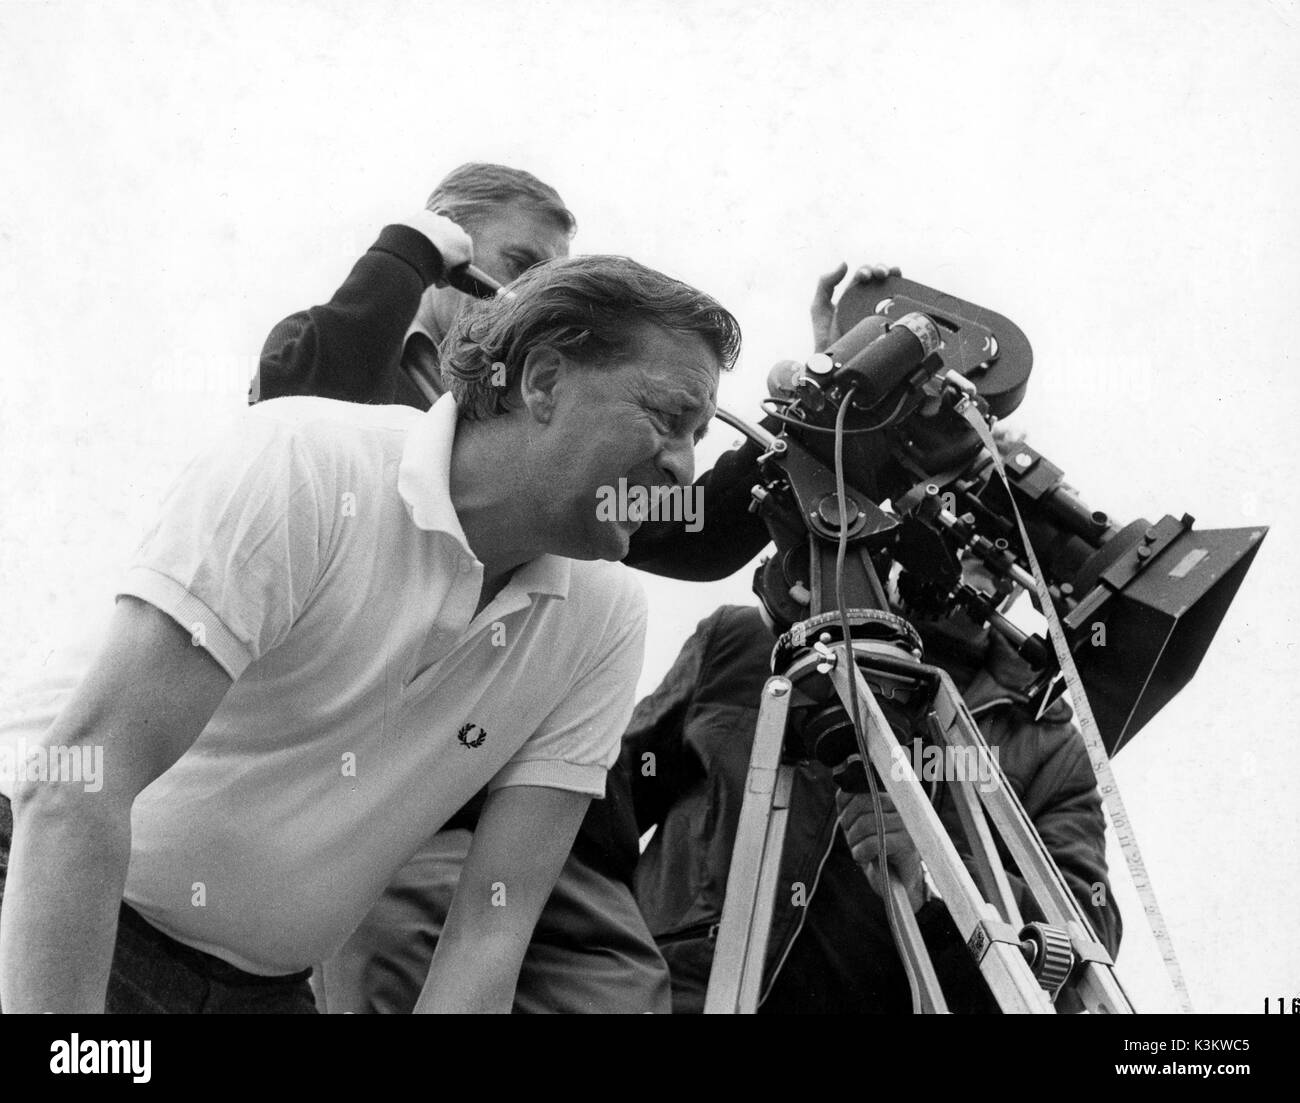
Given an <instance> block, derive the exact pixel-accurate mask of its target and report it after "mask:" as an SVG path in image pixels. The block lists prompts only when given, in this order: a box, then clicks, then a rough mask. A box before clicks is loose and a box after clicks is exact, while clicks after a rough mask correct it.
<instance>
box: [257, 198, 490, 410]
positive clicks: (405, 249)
mask: <svg viewBox="0 0 1300 1103" xmlns="http://www.w3.org/2000/svg"><path fill="white" fill-rule="evenodd" d="M472 252H473V250H472V246H471V245H470V241H469V238H468V237H467V236H466V234H465V233H464V231H463V230H461V229H460V227H459V226H457V225H456V224H455V223H454V222H452V221H450V220H449V219H447V218H444V217H443V216H441V215H435V214H433V213H432V212H430V211H421V212H419V214H418V215H416V216H415V217H414V218H412V219H411V220H410V221H409V222H406V223H395V224H393V225H391V226H386V227H384V229H383V231H382V232H381V233H380V235H379V238H378V240H377V241H376V242H375V243H374V245H372V246H371V247H370V249H369V250H368V251H367V252H366V254H365V256H363V257H362V258H361V259H360V260H358V261H357V263H356V264H355V265H354V266H353V268H352V271H351V272H350V273H349V274H348V278H347V279H346V280H344V282H343V286H341V287H340V288H339V289H338V290H337V291H336V292H335V293H334V295H333V297H332V298H331V299H330V300H329V302H327V303H324V304H323V305H321V306H313V307H311V308H310V309H309V310H304V311H300V312H299V313H297V314H292V315H290V316H289V317H288V318H285V319H284V320H283V321H281V322H279V323H278V324H277V325H276V326H275V328H274V329H272V330H271V333H270V335H269V336H268V337H267V339H266V344H265V345H264V346H263V348H262V356H261V360H260V362H259V364H258V369H257V374H256V375H255V376H254V377H253V384H252V387H251V388H250V391H249V401H250V402H260V401H264V400H266V399H270V398H282V397H284V396H286V395H317V396H318V397H321V398H335V399H340V400H342V401H346V402H379V403H391V402H407V400H408V399H409V402H408V403H407V404H409V405H420V406H424V405H427V403H426V402H424V401H423V400H422V399H421V397H420V394H419V392H418V391H417V390H416V389H415V387H414V386H413V385H412V384H410V383H409V382H408V381H407V380H406V379H405V377H404V376H403V375H402V374H401V370H400V362H401V355H402V344H403V341H404V339H405V337H406V332H407V330H408V329H410V326H411V322H412V321H413V320H414V318H415V314H416V311H417V310H418V309H419V306H420V298H421V296H423V294H424V292H425V290H426V289H427V288H429V287H431V286H433V285H434V284H436V283H438V282H439V281H440V280H442V278H443V276H444V274H445V271H446V269H447V268H454V267H456V266H457V265H460V264H463V263H466V262H467V261H468V260H469V259H470V257H471V256H472Z"/></svg>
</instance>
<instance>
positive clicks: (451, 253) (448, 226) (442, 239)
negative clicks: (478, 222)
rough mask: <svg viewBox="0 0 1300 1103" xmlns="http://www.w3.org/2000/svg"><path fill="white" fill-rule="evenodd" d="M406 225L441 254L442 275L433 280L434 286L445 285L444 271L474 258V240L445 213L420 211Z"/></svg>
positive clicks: (448, 270)
mask: <svg viewBox="0 0 1300 1103" xmlns="http://www.w3.org/2000/svg"><path fill="white" fill-rule="evenodd" d="M407 225H408V226H410V227H411V228H412V229H414V230H419V231H420V233H422V234H423V235H424V236H425V237H427V238H428V239H429V241H430V242H432V243H433V247H434V248H435V249H437V250H438V252H439V254H440V255H441V256H442V271H443V277H442V278H441V279H439V280H436V281H435V282H434V286H435V287H446V286H447V279H446V273H448V272H450V271H451V270H452V269H453V268H460V267H462V266H463V265H466V264H469V263H470V262H471V261H472V260H473V259H474V242H472V241H471V240H470V236H469V234H467V233H466V232H465V231H464V230H462V229H461V228H460V227H459V226H458V225H457V224H456V223H454V222H453V221H452V220H451V219H450V218H448V217H447V216H446V215H444V214H438V213H437V212H436V211H421V212H420V213H419V214H417V215H416V216H415V217H414V218H412V219H411V220H410V221H408V222H407Z"/></svg>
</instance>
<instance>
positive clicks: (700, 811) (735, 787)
mask: <svg viewBox="0 0 1300 1103" xmlns="http://www.w3.org/2000/svg"><path fill="white" fill-rule="evenodd" d="M918 627H919V628H920V629H921V632H922V636H923V638H924V639H926V641H927V661H929V662H932V663H934V664H935V665H938V666H941V667H943V668H944V669H945V670H947V671H948V672H949V673H950V674H951V675H952V677H953V680H954V682H955V684H956V685H957V687H958V689H959V690H961V691H962V693H963V696H964V699H965V701H966V703H967V704H968V706H969V707H970V710H971V712H972V714H973V715H974V716H975V718H976V719H977V721H978V723H979V726H980V729H981V731H982V732H983V734H984V737H985V739H986V740H987V741H988V743H989V745H990V747H991V748H996V752H997V754H998V761H999V764H1000V766H1001V767H1002V769H1003V771H1004V772H1005V774H1006V776H1007V779H1008V780H1009V781H1010V783H1011V786H1012V788H1013V789H1014V790H1015V792H1016V795H1017V796H1018V797H1019V798H1020V800H1021V801H1022V803H1023V804H1024V806H1025V810H1026V811H1027V812H1028V814H1029V816H1030V818H1031V819H1032V821H1033V823H1034V826H1035V827H1036V828H1037V830H1038V832H1039V834H1040V836H1041V837H1042V839H1043V842H1044V844H1045V845H1046V847H1047V850H1048V851H1049V852H1050V854H1051V856H1052V858H1053V859H1054V860H1055V862H1056V863H1057V865H1058V866H1059V867H1060V869H1061V872H1062V873H1063V874H1064V876H1065V879H1066V881H1067V883H1068V884H1069V887H1070V889H1071V891H1072V892H1073V894H1074V896H1075V898H1076V899H1077V900H1078V901H1079V903H1080V904H1081V905H1082V906H1083V908H1084V909H1085V911H1086V912H1087V914H1088V917H1089V919H1090V920H1091V922H1092V923H1093V925H1094V927H1095V928H1096V930H1097V933H1098V935H1099V937H1100V939H1101V941H1102V942H1103V943H1104V944H1105V946H1106V948H1107V949H1108V950H1109V951H1110V952H1111V953H1112V954H1114V952H1115V951H1116V949H1117V948H1118V945H1119V938H1120V931H1121V924H1120V916H1119V912H1118V909H1117V908H1116V907H1115V904H1114V902H1113V901H1112V900H1111V898H1110V887H1109V883H1108V881H1107V870H1106V858H1105V837H1104V830H1105V825H1104V821H1103V818H1102V811H1101V798H1100V796H1099V794H1098V792H1097V787H1096V781H1095V779H1094V777H1093V773H1092V768H1091V765H1090V764H1089V762H1088V757H1087V752H1086V748H1085V746H1084V743H1083V740H1082V737H1081V736H1080V735H1079V733H1078V731H1077V730H1076V729H1075V728H1074V727H1073V726H1072V724H1071V723H1070V710H1069V706H1068V705H1067V704H1066V703H1065V702H1064V701H1057V702H1056V703H1055V704H1054V705H1053V707H1052V708H1051V709H1050V710H1049V711H1048V713H1047V714H1046V715H1045V716H1044V717H1043V718H1042V719H1041V720H1040V721H1037V722H1035V720H1034V719H1033V716H1032V714H1031V713H1030V712H1029V710H1028V708H1027V700H1026V698H1025V696H1024V693H1023V690H1024V688H1025V687H1026V686H1027V685H1028V684H1029V680H1030V672H1029V670H1028V668H1027V667H1026V666H1025V664H1024V663H1023V661H1022V660H1021V659H1019V658H1018V657H1017V656H1016V655H1015V654H1014V653H1013V652H1012V651H1011V649H1010V647H1009V646H1008V645H1007V644H1006V643H1005V641H1004V640H1003V639H1002V637H1001V636H999V635H997V634H996V633H988V632H986V631H981V630H979V628H978V626H976V625H974V624H973V623H970V622H966V623H965V624H964V625H963V626H962V629H961V631H958V632H955V633H954V632H952V631H948V632H944V633H942V634H933V635H932V634H930V633H929V632H927V630H926V626H925V625H924V624H923V623H922V624H918ZM949 628H951V626H949ZM774 643H775V638H774V636H773V634H772V632H771V630H770V629H769V628H768V626H767V624H766V623H765V622H764V620H763V617H762V615H761V614H760V612H759V611H758V609H756V608H745V607H740V606H724V607H722V608H720V609H718V610H717V611H716V612H714V613H713V614H712V615H711V616H709V617H707V618H705V619H704V620H703V621H701V622H700V625H699V627H698V628H697V629H696V631H695V633H694V635H692V636H691V637H690V639H688V640H687V642H686V644H685V645H684V646H683V648H682V650H681V653H680V654H679V655H678V657H677V660H676V662H674V664H673V666H672V668H671V669H670V670H669V672H668V673H667V675H666V676H665V677H664V679H663V681H662V683H661V684H660V685H659V687H658V688H657V689H656V690H655V691H654V692H653V693H651V694H650V695H649V696H648V697H646V698H645V699H644V700H643V701H641V702H640V704H638V706H637V708H636V711H635V712H634V713H633V716H632V723H631V725H630V726H629V728H628V730H627V733H626V734H625V735H624V737H623V751H622V756H621V759H620V772H621V773H622V775H623V777H624V778H625V779H627V782H628V783H629V784H630V785H631V789H632V800H633V808H634V813H635V817H636V830H637V831H639V832H642V833H644V832H646V831H648V830H650V828H652V827H653V828H655V833H654V836H653V837H652V838H651V840H650V843H649V846H648V847H647V849H646V851H645V853H644V854H643V855H642V857H641V860H640V862H639V864H638V866H637V870H636V898H637V902H638V904H640V906H641V909H642V911H643V913H644V914H645V917H646V921H647V923H648V924H649V927H650V930H651V932H652V933H653V934H654V937H655V941H656V942H657V943H658V945H659V949H660V950H661V951H662V953H663V955H664V958H665V959H666V961H667V962H668V967H669V970H670V972H671V975H672V990H673V1010H674V1011H675V1012H699V1011H702V1010H703V1007H704V997H705V993H706V990H707V987H708V979H709V972H710V969H711V968H712V965H713V955H714V948H715V944H716V940H717V933H718V925H719V922H720V919H721V915H722V904H723V899H724V896H725V893H726V887H727V877H728V873H729V869H730V865H731V856H732V849H733V847H734V845H735V841H736V831H737V824H738V821H739V817H740V808H741V803H742V801H743V799H744V794H745V779H746V774H747V770H748V766H749V757H750V752H751V750H752V747H753V738H754V725H755V722H756V720H757V717H758V704H759V700H760V697H761V693H762V689H763V684H764V682H765V681H766V680H767V678H768V677H769V676H770V675H771V669H770V665H769V664H770V658H771V654H772V647H773V644H774ZM880 795H881V805H882V811H883V812H884V816H885V824H886V827H885V830H886V850H887V853H888V855H889V864H890V866H891V867H892V868H893V869H895V870H896V871H897V872H898V873H899V875H900V876H901V877H902V879H903V881H904V883H905V884H906V886H907V888H908V892H909V897H910V900H911V903H912V906H913V910H914V911H915V912H916V916H917V921H918V924H919V926H920V928H921V931H922V934H923V936H924V938H925V941H926V945H927V948H928V949H929V951H930V954H931V957H932V960H933V961H934V964H935V968H936V971H937V973H938V976H939V979H940V981H941V983H942V985H943V990H944V994H945V996H946V997H947V999H948V1003H949V1008H950V1010H952V1011H955V1012H985V1011H996V1010H997V1007H996V1004H995V1003H994V1002H993V1000H992V997H991V994H990V993H989V991H988V988H987V985H986V984H985V983H984V980H983V978H982V977H981V975H980V974H979V970H978V968H977V967H976V965H975V963H974V961H973V960H972V959H971V956H970V954H969V952H968V951H967V949H966V947H965V945H964V944H963V941H962V939H961V937H960V936H959V935H958V933H957V929H956V927H955V926H954V925H953V923H952V920H951V918H950V917H949V915H948V912H947V909H946V908H945V907H944V905H943V904H942V902H941V901H939V900H937V899H930V898H928V896H927V888H926V885H925V883H924V881H923V879H922V867H921V862H920V858H919V855H918V854H917V852H916V849H915V847H914V845H913V844H912V843H911V840H910V839H909V838H908V836H907V833H906V832H905V831H904V830H903V829H902V824H901V821H900V820H899V819H898V814H897V812H896V811H894V809H893V806H892V804H891V802H890V799H889V796H888V794H887V793H885V792H884V790H883V788H882V790H881V794H880ZM934 799H935V806H936V811H937V812H938V814H939V817H940V819H941V820H942V822H943V824H944V827H945V828H946V829H947V831H948V833H949V835H950V836H952V837H953V838H954V840H957V841H958V848H959V851H961V852H962V853H963V857H964V858H966V857H968V855H967V854H966V853H965V852H964V851H962V847H964V845H965V844H964V841H963V840H964V836H963V835H962V833H961V830H960V821H959V820H958V817H957V811H956V807H955V804H954V799H953V795H952V793H951V792H950V791H949V789H948V788H947V786H946V785H942V784H941V785H939V786H938V788H937V792H936V796H935V798H934ZM1003 857H1004V861H1006V862H1007V865H1008V869H1007V873H1008V878H1009V880H1010V883H1011V886H1012V889H1013V891H1014V892H1015V895H1016V898H1017V903H1018V904H1019V905H1020V907H1021V909H1022V912H1023V913H1024V916H1025V919H1026V921H1029V920H1032V919H1040V918H1042V916H1041V915H1040V914H1038V913H1037V912H1036V910H1035V908H1034V906H1033V904H1032V901H1029V900H1027V898H1026V895H1025V883H1024V881H1023V879H1022V878H1020V877H1019V875H1018V874H1016V873H1015V872H1014V870H1013V869H1011V868H1010V861H1009V858H1008V857H1007V856H1006V854H1005V852H1003ZM878 858H879V840H878V837H877V834H876V821H875V816H874V813H873V810H872V806H871V798H870V795H869V794H865V793H863V794H857V795H855V796H853V797H851V798H850V797H848V796H846V795H845V794H844V793H842V792H839V791H837V790H836V788H835V787H834V785H833V784H832V782H831V778H830V771H829V770H828V769H827V768H826V767H825V766H823V765H821V764H820V763H817V762H805V763H801V764H799V765H798V766H797V767H796V770H795V773H794V786H793V791H792V793H791V799H790V815H789V821H788V827H787V831H786V836H785V849H784V852H783V854H782V860H781V867H780V876H779V879H778V882H777V883H778V890H777V894H776V903H775V908H774V914H773V923H772V934H771V938H770V941H769V943H768V946H767V952H766V957H765V964H764V979H763V984H762V989H761V997H760V999H761V1003H760V1006H759V1010H760V1011H763V1012H774V1013H780V1012H787V1013H805V1012H807V1013H827V1012H880V1013H900V1014H904V1013H908V1012H909V1011H910V1010H911V996H910V990H909V987H908V983H907V978H906V974H905V973H904V970H903V965H902V962H901V960H900V958H899V956H898V952H897V950H896V948H895V946H894V943H893V940H892V938H891V936H890V931H889V926H888V921H887V918H886V914H885V907H884V904H883V903H882V897H881V894H880V893H881V888H882V884H881V877H880V869H879V865H878Z"/></svg>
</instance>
